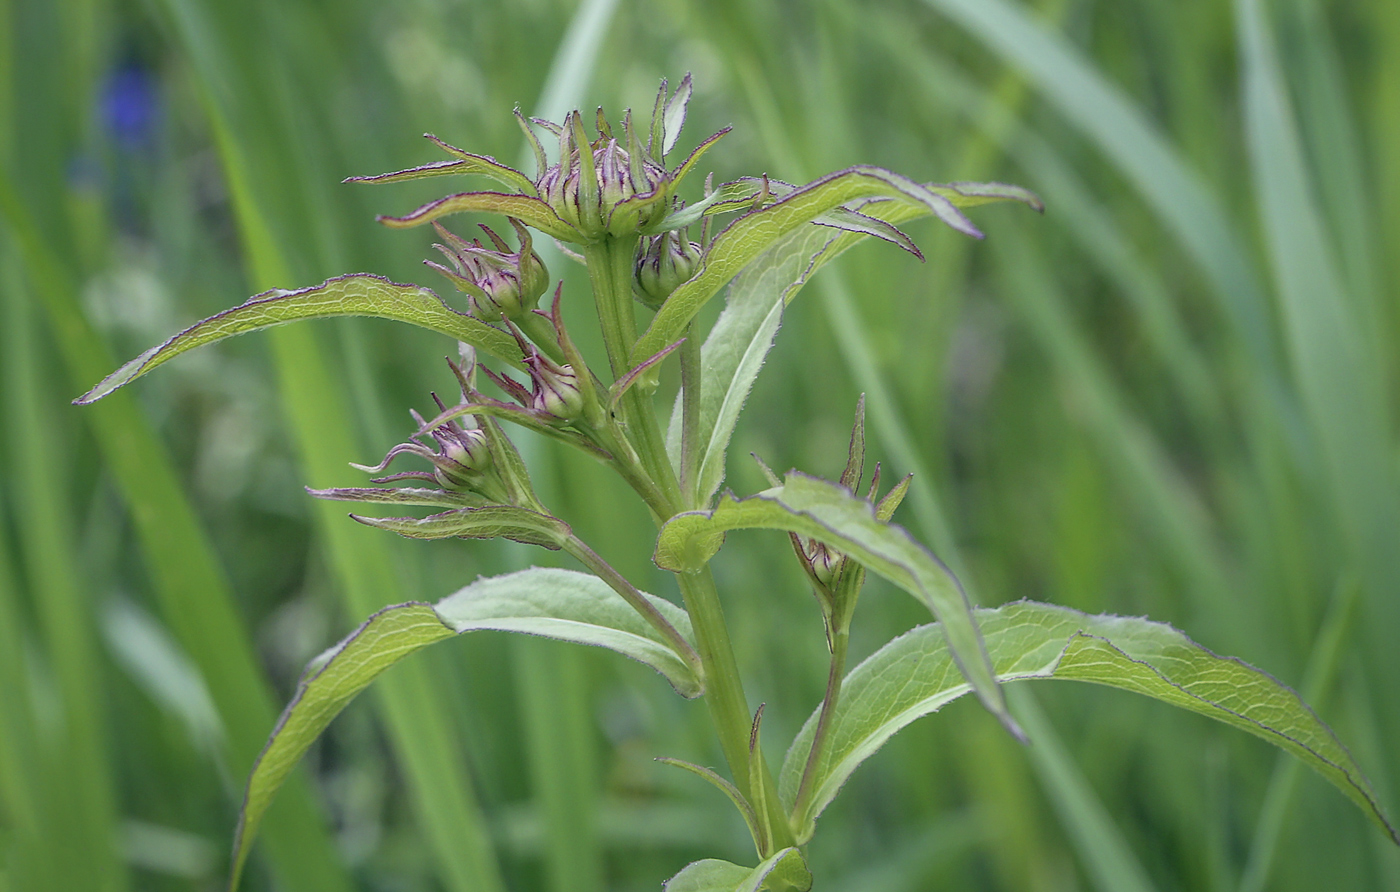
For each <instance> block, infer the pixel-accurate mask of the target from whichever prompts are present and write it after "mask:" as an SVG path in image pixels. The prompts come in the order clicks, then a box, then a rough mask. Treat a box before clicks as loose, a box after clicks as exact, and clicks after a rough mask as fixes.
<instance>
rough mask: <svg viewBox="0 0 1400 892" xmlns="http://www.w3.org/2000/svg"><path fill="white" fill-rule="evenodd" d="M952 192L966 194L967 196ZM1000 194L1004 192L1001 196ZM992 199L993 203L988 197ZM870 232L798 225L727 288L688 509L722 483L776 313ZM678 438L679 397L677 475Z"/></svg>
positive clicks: (674, 425) (887, 206) (707, 357)
mask: <svg viewBox="0 0 1400 892" xmlns="http://www.w3.org/2000/svg"><path fill="white" fill-rule="evenodd" d="M928 188H929V189H930V190H933V191H939V190H944V191H946V192H947V193H948V195H949V196H951V197H950V198H949V200H950V201H952V202H953V204H955V205H958V206H959V207H962V206H974V205H977V204H984V203H986V202H988V201H1004V200H1015V201H1024V202H1026V203H1027V204H1030V205H1031V206H1032V207H1036V208H1038V207H1039V206H1040V202H1039V199H1038V198H1036V197H1035V196H1034V195H1033V194H1031V193H1029V192H1026V190H1023V189H1019V187H1015V186H1005V187H1003V186H1002V185H1001V184H999V183H957V184H952V185H948V186H941V185H938V184H928ZM958 189H962V190H966V194H963V193H962V192H958V191H957V190H958ZM1002 190H1005V193H1004V196H1003V195H1002ZM992 194H997V195H998V196H999V197H997V198H991V197H989V196H990V195H992ZM852 213H853V214H854V213H855V212H854V211H852ZM928 213H929V210H928V208H926V207H924V206H922V205H915V204H910V203H908V202H900V201H890V200H885V199H875V200H872V201H869V202H867V203H865V204H864V205H863V206H861V209H860V212H859V214H857V216H860V217H863V218H866V219H873V220H876V221H879V222H883V223H887V224H896V223H903V222H905V221H908V220H914V219H918V218H919V217H923V216H926V215H927V214H928ZM870 234H874V233H866V232H856V231H849V230H848V231H838V230H837V229H834V228H832V227H831V226H827V225H822V226H806V227H798V228H797V229H795V230H793V231H792V232H789V233H788V234H787V235H785V236H783V237H782V238H781V239H779V240H778V241H777V242H775V243H774V244H773V245H772V247H770V248H769V249H768V250H767V251H764V252H763V254H761V255H760V256H759V257H758V258H757V259H756V260H754V261H753V262H752V263H750V264H749V265H748V266H746V267H745V268H744V269H743V271H742V272H740V273H739V275H738V277H736V278H735V279H734V282H733V283H732V284H731V285H730V286H729V292H728V295H727V296H726V299H725V308H724V311H723V312H722V313H720V316H719V319H718V320H717V321H716V322H715V324H714V327H713V328H711V329H710V334H709V336H708V337H707V338H706V339H705V344H704V346H703V347H702V348H701V351H700V381H701V384H700V424H699V435H700V440H699V442H700V448H701V454H700V473H699V477H698V482H697V486H696V493H695V495H696V503H695V506H694V507H700V506H703V505H708V504H709V502H710V499H711V497H713V496H714V494H715V493H716V492H718V491H719V488H720V485H721V484H722V483H723V482H724V476H725V472H726V468H725V465H726V460H727V458H726V457H727V455H728V450H729V441H730V439H731V438H732V437H733V436H734V426H735V423H736V422H737V421H738V418H739V413H740V411H741V410H742V409H743V407H744V401H745V400H747V399H748V396H749V392H750V391H752V390H753V384H754V381H755V380H757V378H758V373H759V371H760V370H761V369H762V368H763V362H764V359H765V358H766V357H767V355H768V351H769V349H771V348H772V346H773V338H774V336H775V335H776V333H777V330H778V327H779V325H780V324H781V321H782V312H783V307H784V306H785V305H786V304H788V303H791V301H792V299H793V298H794V297H795V296H796V295H797V292H798V291H799V290H800V289H801V288H802V286H803V285H805V284H807V281H808V279H810V278H811V276H812V274H813V273H815V272H816V271H817V270H818V269H820V268H821V267H823V266H825V265H826V264H827V263H829V262H831V261H832V260H834V259H836V258H837V257H839V256H840V255H841V254H842V253H844V252H845V251H846V250H847V249H848V248H851V247H853V246H855V245H857V244H859V243H860V242H862V241H864V240H865V238H866V237H867V236H868V235H870ZM680 435H681V403H680V399H679V397H678V398H677V400H676V404H675V408H674V410H673V412H672V413H671V423H670V427H669V429H668V430H667V434H666V448H667V451H668V452H669V453H670V456H671V463H672V465H674V466H675V468H676V469H677V472H678V473H679V470H680V446H681V439H680Z"/></svg>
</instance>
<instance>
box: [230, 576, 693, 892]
mask: <svg viewBox="0 0 1400 892" xmlns="http://www.w3.org/2000/svg"><path fill="white" fill-rule="evenodd" d="M646 597H647V599H648V600H650V601H651V602H652V603H653V604H654V605H655V606H656V608H657V609H658V610H659V611H660V612H661V613H662V614H663V615H664V616H665V617H666V619H667V620H668V621H669V622H670V623H671V624H672V625H673V626H675V627H676V628H677V629H679V630H680V631H681V633H682V634H683V635H685V636H686V637H687V638H690V637H691V631H690V617H688V616H687V615H686V613H685V611H684V610H682V609H681V608H679V607H677V606H676V605H674V604H672V603H671V602H669V601H666V600H664V599H662V598H657V597H653V596H651V595H647V596H646ZM481 630H496V631H504V632H523V633H525V634H527V635H538V636H542V637H546V638H556V639H559V640H561V641H572V642H575V643H578V644H589V645H594V646H598V647H607V648H611V649H612V650H615V651H617V652H618V653H620V654H622V655H624V656H627V657H631V658H632V659H634V660H637V661H638V662H641V663H645V664H646V665H648V666H650V667H652V668H653V669H655V670H656V671H657V672H660V673H661V674H662V675H663V676H664V677H665V678H666V680H667V681H669V682H670V683H671V686H672V687H674V688H675V689H676V691H677V692H679V693H680V694H682V695H683V696H687V697H693V696H696V695H698V694H699V692H700V681H699V679H697V678H696V677H695V673H693V672H692V671H691V670H690V668H689V667H688V666H687V665H686V664H685V663H684V662H683V661H682V660H681V659H680V658H679V657H678V656H676V654H675V652H674V651H672V650H671V648H670V647H669V646H668V645H667V644H666V642H665V640H664V639H662V638H661V636H660V635H659V634H658V633H657V632H656V631H655V630H653V629H652V628H651V626H649V625H648V624H647V623H646V621H645V620H643V619H642V618H641V617H640V616H639V615H638V614H637V612H636V611H634V610H633V609H632V608H631V607H630V606H628V604H627V602H626V601H624V600H622V598H621V597H620V596H619V595H618V594H617V593H616V592H614V591H613V590H612V589H611V588H609V587H608V586H607V584H606V583H604V582H603V581H602V580H601V579H598V578H597V577H595V576H590V575H588V574H586V573H576V572H573V571H570V570H554V569H544V568H539V567H535V568H531V569H529V570H522V571H520V572H518V573H511V574H508V575H505V576H496V577H492V578H490V579H479V580H477V581H476V582H474V583H472V584H471V585H469V586H467V587H466V588H464V589H462V590H461V591H458V592H457V593H456V594H453V595H450V596H448V597H447V598H444V599H443V600H441V601H439V602H438V603H437V604H436V605H432V604H425V603H423V602H410V603H407V604H400V605H398V606H395V607H386V608H384V609H383V610H381V611H379V612H378V613H376V614H375V615H374V616H372V617H370V618H369V620H367V621H366V622H365V624H364V625H362V626H360V627H359V628H358V629H356V630H355V631H354V632H353V633H352V634H351V635H350V636H349V637H347V638H346V639H345V640H344V641H342V642H340V643H339V644H337V645H336V646H335V647H333V648H331V649H330V650H328V651H326V653H324V654H322V655H321V656H319V657H317V658H316V659H315V660H313V661H312V663H311V665H310V666H308V667H307V672H306V674H305V675H304V676H303V677H302V680H301V682H300V683H299V684H298V685H297V692H296V695H295V696H294V697H293V698H292V702H291V703H289V704H288V705H287V708H286V710H285V711H284V712H283V713H282V717H281V719H280V720H278V722H277V727H276V728H274V729H273V731H272V736H271V737H270V738H269V739H268V742H267V746H266V747H265V748H264V749H263V752H262V755H261V756H259V757H258V761H257V763H256V764H255V765H254V766H253V772H252V776H251V777H249V779H248V788H247V791H246V793H245V795H244V800H243V812H242V815H241V816H240V818H239V824H238V831H237V833H236V835H235V837H234V868H233V875H234V879H233V883H232V884H231V887H233V886H236V885H237V880H238V875H239V873H241V871H242V869H243V864H244V862H245V861H246V859H247V856H248V848H249V846H250V845H251V844H252V841H253V837H254V836H255V835H256V834H257V830H258V824H259V823H261V821H262V817H263V814H264V812H266V810H267V807H268V805H269V804H271V802H272V798H273V796H274V795H275V794H276V793H277V789H278V787H280V786H281V784H282V781H283V780H284V779H285V778H286V777H287V774H288V772H290V771H291V770H292V768H293V767H294V766H295V765H296V763H297V761H298V760H299V759H300V758H301V757H302V755H303V754H304V753H305V752H306V750H307V748H308V747H310V746H311V744H312V742H313V741H315V739H316V738H317V737H318V736H319V735H320V734H321V732H322V731H324V730H325V728H326V726H327V725H329V724H330V722H331V720H332V719H334V718H335V717H336V716H337V715H338V714H340V712H341V710H343V709H344V708H345V707H346V706H347V705H348V704H349V703H350V701H351V700H353V699H354V698H355V696H356V695H357V694H359V693H360V692H361V691H363V690H364V689H365V688H366V687H368V686H369V684H370V682H372V681H374V679H375V678H377V677H378V676H379V675H380V674H381V673H383V672H384V671H385V670H386V669H388V668H389V667H390V666H392V665H394V664H395V663H397V662H398V661H399V660H401V659H403V658H404V657H406V656H408V655H409V654H411V653H413V652H415V651H418V650H421V649H423V648H425V647H427V646H428V645H430V644H435V643H437V642H438V641H442V640H443V639H445V638H451V637H453V636H456V635H461V634H464V633H466V632H475V631H481Z"/></svg>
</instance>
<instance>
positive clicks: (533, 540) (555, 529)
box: [350, 505, 571, 551]
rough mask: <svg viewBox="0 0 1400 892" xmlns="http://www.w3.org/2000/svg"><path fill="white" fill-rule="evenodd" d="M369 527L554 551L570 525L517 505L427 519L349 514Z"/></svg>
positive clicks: (418, 536)
mask: <svg viewBox="0 0 1400 892" xmlns="http://www.w3.org/2000/svg"><path fill="white" fill-rule="evenodd" d="M350 516H351V517H353V518H354V519H355V520H358V521H359V522H360V523H362V524H365V525H366V526H371V527H378V528H379V529H381V530H389V531H391V532H395V533H398V534H399V535H400V536H404V537H405V538H408V539H452V538H458V539H496V538H501V539H512V540H514V541H516V542H523V543H525V544H526V545H542V546H544V547H545V548H548V549H550V550H551V551H557V550H559V549H560V548H561V547H563V545H564V543H565V541H567V539H568V538H569V534H570V532H571V531H570V529H569V525H568V524H567V523H564V521H562V520H560V519H559V518H557V517H550V516H549V515H547V514H540V513H538V512H536V511H531V510H529V509H528V508H517V507H515V506H514V505H486V506H484V507H481V508H456V509H454V510H452V511H444V512H442V513H441V514H430V515H428V516H427V517H362V516H360V515H358V514H352V515H350Z"/></svg>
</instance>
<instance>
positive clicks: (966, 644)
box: [655, 471, 1021, 737]
mask: <svg viewBox="0 0 1400 892" xmlns="http://www.w3.org/2000/svg"><path fill="white" fill-rule="evenodd" d="M736 529H773V530H786V531H788V532H792V533H798V534H800V535H803V536H808V537H810V538H812V539H816V540H817V541H819V542H823V543H825V544H826V545H828V546H830V547H831V548H833V549H834V550H836V551H839V552H842V553H844V554H848V555H850V556H851V557H853V558H854V559H855V560H857V561H859V562H860V563H861V564H863V565H864V566H866V567H867V568H869V569H870V570H872V571H874V572H875V573H878V574H880V575H881V576H883V577H885V578H886V579H888V580H890V581H891V582H893V583H894V584H895V585H897V586H899V587H900V588H902V589H904V590H905V591H907V592H909V593H910V594H911V595H913V596H914V597H916V598H918V599H919V600H920V601H922V602H923V603H924V604H925V605H926V606H927V607H928V608H929V610H930V611H932V612H933V615H934V616H936V617H938V619H939V620H941V621H942V622H943V623H945V624H946V627H947V628H948V630H949V638H950V641H951V644H952V648H953V655H954V659H956V660H957V663H958V666H959V668H960V669H961V671H962V673H963V674H964V675H965V676H966V677H967V679H968V680H969V681H970V682H971V683H972V686H973V688H974V689H975V690H976V691H977V694H978V696H979V697H980V698H981V700H982V702H983V704H985V705H986V707H987V709H989V710H990V711H991V712H992V713H993V714H994V715H996V716H997V717H998V718H999V719H1000V720H1001V722H1002V723H1003V724H1004V725H1005V726H1006V727H1007V730H1009V731H1011V732H1012V733H1013V734H1015V735H1017V736H1018V737H1020V736H1021V732H1020V729H1019V728H1017V727H1016V723H1015V722H1014V721H1013V720H1012V718H1011V716H1010V714H1009V713H1008V712H1007V711H1006V701H1005V699H1004V698H1003V697H1002V693H1001V689H1000V688H998V687H997V683H996V678H995V677H994V675H993V674H992V664H991V661H990V660H989V659H988V658H987V652H986V650H984V649H983V646H982V639H981V636H980V634H979V633H978V631H977V625H976V622H975V621H974V620H973V617H972V607H971V605H970V604H969V603H968V600H967V595H966V594H965V593H964V592H963V590H962V586H961V585H959V584H958V581H957V579H955V578H954V577H953V574H952V573H950V572H949V571H948V568H947V567H945V566H944V565H943V564H942V562H941V561H939V560H938V558H936V557H934V556H933V554H932V552H930V551H929V550H928V549H926V548H924V546H922V545H920V544H919V543H918V542H917V541H915V540H914V538H913V537H912V536H910V535H909V533H908V532H907V531H906V530H905V529H904V528H903V527H901V526H898V525H897V524H893V523H887V522H883V521H881V520H879V519H877V518H876V517H875V513H874V509H873V507H872V506H871V504H870V503H869V502H867V501H865V500H864V499H860V498H857V497H855V496H853V495H851V493H850V491H849V490H847V489H844V488H843V487H840V486H838V485H836V484H834V483H829V482H827V481H825V480H817V479H815V478H813V477H808V476H806V475H804V474H799V473H797V472H795V471H794V472H791V473H789V474H788V475H787V478H786V479H785V481H784V483H783V485H782V486H779V487H775V488H773V489H770V490H766V491H764V492H761V493H759V494H758V495H755V496H752V497H750V498H747V499H742V500H739V499H735V498H734V497H733V496H732V495H730V494H727V493H726V494H725V495H724V496H722V497H720V500H719V504H718V505H716V506H715V508H714V510H713V511H692V512H687V513H685V514H678V515H676V516H675V517H673V518H671V520H670V521H668V522H667V523H666V525H665V526H664V527H662V529H661V535H660V537H659V538H658V539H657V542H656V555H655V559H656V563H657V565H658V566H660V567H662V568H663V569H666V570H675V571H681V572H687V571H695V570H698V569H699V568H701V567H703V566H704V565H705V563H706V562H707V561H708V560H709V559H710V558H712V557H714V555H715V553H716V552H717V551H719V548H720V546H721V545H722V544H723V543H724V533H725V531H726V530H736Z"/></svg>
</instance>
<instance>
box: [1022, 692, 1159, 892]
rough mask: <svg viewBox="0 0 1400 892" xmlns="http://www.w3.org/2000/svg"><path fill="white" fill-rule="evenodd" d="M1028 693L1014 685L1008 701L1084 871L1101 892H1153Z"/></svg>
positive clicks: (1139, 867) (1152, 888)
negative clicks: (1022, 723) (1027, 737)
mask: <svg viewBox="0 0 1400 892" xmlns="http://www.w3.org/2000/svg"><path fill="white" fill-rule="evenodd" d="M1029 693H1030V692H1029V691H1027V690H1025V689H1024V688H1023V687H1022V686H1020V685H1013V686H1012V687H1011V689H1010V690H1008V691H1007V699H1008V700H1010V701H1011V703H1012V704H1013V709H1014V711H1015V713H1016V715H1017V716H1018V717H1019V718H1020V720H1021V721H1022V722H1024V723H1025V728H1026V734H1027V736H1029V737H1030V739H1031V745H1030V751H1029V756H1030V759H1031V761H1032V762H1034V763H1035V767H1036V771H1037V772H1038V773H1039V774H1040V776H1041V777H1042V778H1043V779H1044V783H1045V791H1046V793H1047V794H1049V797H1050V802H1051V804H1052V805H1053V806H1054V807H1055V811H1056V812H1057V813H1058V815H1059V817H1060V824H1061V826H1063V827H1064V828H1065V831H1066V832H1067V833H1069V835H1070V837H1071V838H1072V839H1073V840H1074V845H1075V848H1076V849H1077V850H1078V851H1079V854H1080V858H1081V859H1082V860H1083V863H1084V869H1085V870H1086V871H1087V872H1088V874H1089V877H1090V879H1091V881H1092V882H1093V884H1094V886H1095V887H1096V888H1097V889H1098V890H1099V892H1153V890H1154V889H1155V887H1154V886H1153V884H1152V880H1151V879H1150V878H1149V877H1148V876H1147V872H1146V871H1145V870H1144V869H1143V867H1142V864H1141V863H1140V862H1139V861H1138V859H1137V856H1136V855H1134V854H1133V850H1132V849H1131V848H1129V846H1128V842H1127V840H1125V839H1124V838H1123V833H1122V831H1121V830H1119V829H1118V825H1117V824H1116V823H1114V821H1113V818H1112V816H1110V815H1109V814H1108V812H1107V810H1105V809H1104V807H1103V803H1102V802H1101V801H1100V800H1099V797H1098V794H1097V793H1095V792H1094V789H1093V788H1092V787H1090V786H1089V783H1088V781H1087V780H1086V779H1085V777H1084V775H1083V773H1082V772H1080V771H1079V770H1077V768H1076V767H1075V765H1074V758H1073V757H1072V756H1071V755H1070V754H1069V752H1068V751H1067V750H1066V749H1065V746H1064V744H1063V743H1061V742H1060V737H1059V735H1058V734H1056V733H1055V731H1054V729H1053V727H1052V726H1051V725H1050V722H1049V721H1048V720H1047V719H1046V718H1045V714H1044V713H1043V712H1042V711H1041V709H1040V703H1039V702H1037V701H1036V699H1035V698H1034V697H1031V696H1029Z"/></svg>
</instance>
